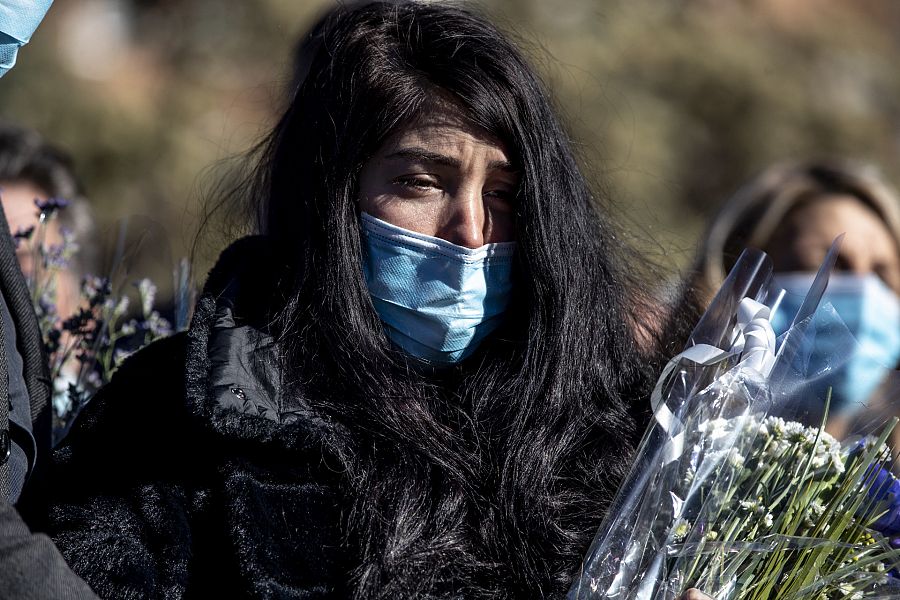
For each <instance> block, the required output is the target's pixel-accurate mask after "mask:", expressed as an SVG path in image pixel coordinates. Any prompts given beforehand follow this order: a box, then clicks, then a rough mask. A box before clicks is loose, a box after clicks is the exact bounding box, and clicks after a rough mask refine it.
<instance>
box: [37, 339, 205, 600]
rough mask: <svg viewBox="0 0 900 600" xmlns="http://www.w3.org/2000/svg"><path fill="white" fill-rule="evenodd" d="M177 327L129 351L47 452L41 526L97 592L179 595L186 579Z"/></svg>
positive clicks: (184, 439) (189, 502) (188, 505)
mask: <svg viewBox="0 0 900 600" xmlns="http://www.w3.org/2000/svg"><path fill="white" fill-rule="evenodd" d="M184 348H185V340H184V336H183V335H181V334H179V335H176V336H173V337H172V338H168V339H165V340H162V341H160V342H156V343H154V344H151V345H150V346H148V347H147V348H145V349H143V350H141V351H140V352H138V353H137V354H136V355H135V356H134V357H132V358H131V359H129V360H128V361H126V363H125V364H124V365H123V366H122V367H121V368H120V369H119V371H118V372H117V373H116V375H115V377H114V378H113V381H111V382H110V383H109V384H108V385H107V386H106V387H105V388H104V389H103V390H101V391H100V392H99V393H98V394H97V396H96V397H95V398H94V400H92V401H91V403H90V404H89V405H88V406H87V407H86V408H85V410H84V411H83V412H82V414H81V415H80V416H79V418H78V420H77V422H76V423H75V425H74V426H73V428H72V431H71V432H70V434H69V436H68V437H67V438H66V440H65V441H64V442H63V444H62V445H61V446H60V447H59V448H58V449H57V450H56V451H55V453H54V456H53V462H52V465H51V472H50V478H51V481H52V482H53V486H52V495H51V496H50V497H49V507H48V523H46V527H47V531H48V532H49V533H50V534H51V535H52V537H53V539H54V541H55V542H56V544H57V546H58V547H59V550H60V552H62V554H63V556H64V557H65V559H66V560H67V561H68V563H69V564H70V565H71V567H72V569H73V570H74V571H75V572H76V573H78V574H79V575H80V576H81V577H83V578H84V579H85V581H86V582H87V583H88V584H89V585H90V586H91V587H92V588H93V589H94V591H95V592H96V593H97V594H98V595H100V596H101V597H103V598H116V599H123V600H124V599H129V598H180V597H182V596H183V595H184V592H185V590H186V589H187V585H188V576H189V568H188V564H189V561H190V553H191V530H190V525H189V524H190V514H191V510H192V506H194V505H195V504H196V503H197V501H198V499H197V498H194V497H192V496H191V494H190V493H188V492H187V491H186V489H185V485H184V482H185V481H186V479H187V478H189V474H188V473H186V472H185V465H186V464H194V462H193V461H192V460H186V457H189V456H190V457H191V458H193V457H192V456H191V455H188V454H185V453H186V452H189V451H190V449H189V447H188V446H190V445H191V443H192V441H196V440H191V435H190V433H189V431H188V429H189V427H190V425H189V417H188V415H187V414H186V411H185V408H184V401H183V398H184V393H183V384H182V378H181V376H180V375H181V374H182V373H183V372H184Z"/></svg>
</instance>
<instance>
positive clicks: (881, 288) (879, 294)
mask: <svg viewBox="0 0 900 600" xmlns="http://www.w3.org/2000/svg"><path fill="white" fill-rule="evenodd" d="M814 278H815V274H814V273H776V274H775V276H774V277H773V279H772V289H773V290H775V291H777V290H781V289H783V290H785V295H784V298H783V299H782V301H781V304H780V305H779V307H778V310H777V312H776V314H775V316H774V318H773V322H772V324H773V327H774V328H775V333H776V334H779V335H780V334H781V333H784V331H785V330H786V329H787V327H788V326H789V325H790V322H791V320H792V319H793V317H794V315H795V314H796V313H797V311H798V310H799V309H800V305H801V304H802V302H803V299H804V296H805V295H806V292H807V291H808V290H809V288H810V286H811V285H812V282H813V279H814ZM826 303H830V304H831V305H832V306H833V307H834V309H835V311H836V312H837V314H838V316H840V318H841V320H842V321H843V322H844V324H845V325H846V326H847V329H848V330H849V331H850V333H851V334H852V335H853V337H854V338H855V339H856V342H857V345H856V347H855V348H851V345H850V344H847V339H846V331H843V330H842V329H841V328H838V327H822V328H820V329H819V330H817V331H816V332H815V340H814V345H813V347H812V349H811V352H810V356H809V361H810V362H809V367H808V369H809V372H820V373H822V374H823V377H822V381H821V382H820V385H819V386H818V387H822V388H824V387H825V386H827V387H830V388H831V389H832V405H831V408H830V412H831V413H832V414H840V413H841V412H845V411H847V410H852V409H853V407H854V406H856V407H859V406H861V405H863V404H864V403H866V402H867V401H868V399H869V397H870V396H871V395H872V392H874V391H875V388H877V387H878V385H879V384H880V383H881V381H882V380H883V379H884V376H885V374H886V372H887V369H894V368H896V366H897V361H898V360H900V299H898V297H897V295H896V294H895V293H894V292H893V291H891V289H890V288H888V287H887V285H885V284H884V282H882V281H881V279H880V278H879V277H878V276H876V275H875V274H871V273H870V274H867V275H853V274H841V273H838V274H834V275H832V276H831V278H830V279H829V282H828V287H827V288H826V290H825V295H824V296H823V297H822V302H821V304H820V305H824V304H826ZM850 349H852V350H854V351H853V352H852V354H849V355H848V351H849V350H850ZM830 365H835V368H833V369H831V367H830ZM824 391H825V390H824V389H821V390H818V395H822V394H823V393H824Z"/></svg>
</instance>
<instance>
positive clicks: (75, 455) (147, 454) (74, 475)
mask: <svg viewBox="0 0 900 600" xmlns="http://www.w3.org/2000/svg"><path fill="white" fill-rule="evenodd" d="M254 244H255V245H256V246H257V247H255V248H252V246H254ZM248 247H251V248H249V249H250V252H248ZM246 256H254V257H255V260H254V261H251V262H249V263H248V262H247V260H246V259H245V258H244V259H241V260H237V259H236V257H246ZM271 258H272V257H267V256H265V249H264V248H263V249H262V250H261V249H260V248H259V242H258V240H256V241H255V240H253V239H252V238H249V239H247V240H244V241H242V242H239V243H238V244H237V245H236V246H233V247H232V248H231V249H230V250H229V251H226V253H225V255H224V256H223V259H222V260H220V263H219V265H218V266H217V267H216V268H215V269H214V270H213V273H212V274H211V276H210V280H209V282H208V284H207V287H206V290H205V292H204V295H203V296H202V297H201V299H200V301H199V303H198V306H197V310H196V312H195V315H194V319H193V322H192V325H191V328H190V330H189V331H188V332H186V333H181V334H178V335H175V336H174V337H171V338H168V339H165V340H162V341H159V342H157V343H154V344H151V345H150V346H148V347H147V348H145V349H143V350H141V351H140V352H138V353H137V354H136V355H134V356H133V357H132V358H130V359H129V360H127V361H126V363H125V364H124V365H123V366H122V367H121V368H120V369H119V371H118V372H117V373H116V376H115V377H114V378H113V381H112V382H111V383H110V384H109V385H108V386H106V387H105V388H104V389H103V390H102V391H101V392H100V393H99V394H98V395H97V397H96V398H95V399H94V400H93V401H92V402H91V403H90V405H89V406H88V407H87V408H86V409H85V410H84V412H83V413H82V415H81V416H80V417H79V419H78V422H77V423H76V425H75V427H74V428H73V430H72V431H71V433H70V435H69V436H68V437H67V439H66V441H65V442H64V444H63V445H62V446H61V447H60V448H59V449H58V450H57V451H56V453H55V456H54V461H53V462H54V464H53V471H52V474H51V476H52V477H53V489H54V490H55V492H54V493H55V494H56V495H55V497H53V498H51V499H50V507H49V523H47V524H46V525H47V528H48V530H49V532H50V533H51V535H52V536H53V538H54V540H55V541H56V543H57V545H58V547H59V549H60V550H61V551H62V553H63V555H64V556H65V558H66V559H67V561H68V562H69V564H70V565H71V566H72V568H73V569H74V570H75V572H77V573H78V574H80V575H81V576H82V577H83V578H84V579H85V580H86V581H87V582H88V583H89V584H90V585H91V587H92V588H93V589H94V590H95V591H96V592H97V593H98V594H99V595H100V596H101V597H103V598H115V599H117V600H118V599H121V600H125V599H130V598H245V597H249V598H284V599H288V598H291V599H293V598H297V599H300V598H321V597H342V596H346V595H347V593H346V590H345V585H346V583H347V581H346V579H347V573H348V571H349V568H348V567H347V565H345V564H344V563H343V562H342V556H346V555H347V552H346V551H345V549H342V548H341V540H342V535H341V521H342V513H343V511H344V510H345V494H343V493H342V489H341V488H342V486H341V482H340V476H339V474H338V473H337V472H336V471H337V470H336V469H333V468H330V467H331V466H332V465H333V464H335V463H332V461H330V460H329V457H328V456H327V453H325V451H324V450H323V444H322V443H321V437H320V436H321V435H322V433H323V428H324V424H323V423H321V421H318V420H317V419H316V418H315V417H314V416H312V415H311V413H310V412H309V411H308V410H306V409H305V407H304V406H303V405H302V403H298V402H295V403H293V404H291V403H288V402H287V401H285V400H283V399H282V397H281V395H280V391H279V390H278V389H277V384H276V383H273V381H277V378H275V377H271V374H272V371H271V370H272V369H273V368H274V359H273V356H272V355H271V352H272V350H271V340H269V339H267V338H266V336H265V335H264V334H262V333H260V330H259V329H258V328H257V327H256V326H255V324H254V323H252V322H251V321H252V320H247V319H245V318H242V317H241V315H244V314H254V312H256V311H255V307H254V306H252V305H253V304H254V303H256V302H258V301H259V300H258V298H259V297H260V296H262V295H261V294H260V293H259V291H260V290H264V289H267V287H265V286H266V285H269V283H268V282H262V281H254V278H255V277H256V278H258V277H261V276H262V275H260V274H259V273H257V272H256V271H255V270H254V268H253V264H254V263H255V264H257V265H258V264H260V263H259V262H256V261H257V260H259V261H266V260H270V259H271ZM262 264H266V263H265V262H263V263H262ZM236 271H240V272H241V276H240V277H235V272H236ZM335 462H336V461H335Z"/></svg>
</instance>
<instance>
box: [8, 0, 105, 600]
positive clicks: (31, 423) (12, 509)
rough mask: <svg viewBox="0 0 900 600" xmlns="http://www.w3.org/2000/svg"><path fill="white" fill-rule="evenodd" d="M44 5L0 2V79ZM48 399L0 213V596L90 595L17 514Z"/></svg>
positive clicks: (33, 491)
mask: <svg viewBox="0 0 900 600" xmlns="http://www.w3.org/2000/svg"><path fill="white" fill-rule="evenodd" d="M49 6H50V2H49V1H39V2H28V3H27V4H26V3H21V2H18V1H15V2H8V1H4V0H0V75H2V74H3V73H5V72H6V71H7V70H9V68H11V67H12V65H13V64H14V63H15V57H16V54H17V52H18V49H19V47H21V46H22V45H23V44H24V43H26V42H27V41H28V40H29V39H30V38H31V34H32V33H33V32H34V30H35V29H36V28H37V25H38V23H40V21H41V19H42V18H43V16H44V14H45V13H46V11H47V9H48V8H49ZM4 83H5V82H4ZM21 182H23V180H22V179H20V178H15V180H13V179H9V180H7V181H6V182H5V183H6V184H7V185H8V186H10V187H11V188H13V187H16V185H18V184H19V183H21ZM35 191H36V190H30V191H29V192H27V193H33V192H35ZM13 195H14V194H13ZM33 200H34V199H33V198H32V199H30V200H29V201H30V202H32V203H33ZM32 206H33V204H32ZM50 393H51V391H50V382H49V380H48V371H47V364H46V358H45V357H44V355H43V352H42V344H41V334H40V329H39V327H38V323H37V317H36V316H35V313H34V308H33V305H32V302H31V295H30V294H29V292H28V288H27V286H26V284H25V278H24V277H23V275H22V271H21V269H20V267H19V264H18V262H17V260H16V248H15V244H14V242H13V238H12V234H11V232H10V230H9V226H8V225H7V223H6V217H5V215H4V214H3V211H2V210H0V598H15V599H17V600H49V599H61V600H70V599H72V600H75V599H89V598H95V597H96V596H94V595H93V593H92V592H91V591H90V589H88V587H87V585H86V584H85V583H84V582H83V581H82V580H81V579H79V578H78V577H77V576H76V575H74V574H73V573H72V571H71V570H70V569H69V568H68V567H67V566H66V564H65V562H64V560H63V558H62V557H61V556H60V554H59V552H58V551H57V550H56V548H55V547H54V546H53V544H52V543H51V541H50V539H49V538H48V537H47V536H45V535H42V534H35V533H32V531H31V530H30V529H29V528H28V526H27V525H25V523H24V522H23V520H22V518H21V516H20V514H19V511H22V513H24V514H30V515H31V516H32V520H33V521H39V520H40V516H41V515H40V513H41V510H40V504H39V501H38V500H37V497H39V496H40V488H41V484H42V470H44V469H46V466H47V461H48V458H49V450H50V426H51V419H50Z"/></svg>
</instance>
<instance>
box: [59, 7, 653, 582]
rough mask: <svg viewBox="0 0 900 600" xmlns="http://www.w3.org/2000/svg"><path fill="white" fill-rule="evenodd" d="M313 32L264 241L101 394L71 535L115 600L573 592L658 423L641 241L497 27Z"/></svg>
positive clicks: (223, 266)
mask: <svg viewBox="0 0 900 600" xmlns="http://www.w3.org/2000/svg"><path fill="white" fill-rule="evenodd" d="M313 35H314V36H315V39H314V40H313V41H314V43H311V44H310V45H309V47H310V48H311V49H312V50H311V51H312V52H313V54H312V55H311V56H310V58H309V61H310V62H309V66H308V73H307V75H306V76H305V78H303V80H302V82H301V83H300V84H299V86H298V88H297V90H296V94H295V96H294V98H293V101H292V103H291V104H290V106H289V108H288V109H287V111H286V112H285V114H284V115H283V117H282V118H281V120H280V121H279V123H278V124H277V126H276V127H275V129H274V131H273V132H272V134H271V136H270V138H269V139H268V141H267V142H266V143H265V144H264V146H263V147H262V153H261V156H260V161H259V163H258V168H257V169H256V172H255V173H256V175H255V177H254V178H253V179H252V180H251V181H250V182H249V183H248V185H246V186H244V187H243V188H242V189H241V190H240V192H241V193H242V194H243V197H244V198H245V199H246V200H248V201H249V205H250V206H251V207H252V209H253V214H254V215H255V217H256V219H257V221H258V229H259V235H256V236H252V237H248V238H244V239H242V240H241V241H239V242H237V243H235V244H234V245H232V246H231V247H230V248H229V249H228V250H226V251H225V252H224V253H223V255H222V256H221V258H220V260H219V262H218V264H217V265H216V267H215V268H214V269H213V271H212V272H211V274H210V276H209V279H208V282H207V284H206V287H205V290H204V293H203V295H202V297H201V299H200V301H199V303H198V305H197V309H196V312H195V315H194V319H193V322H192V325H191V328H190V330H189V331H188V332H187V333H186V334H182V335H177V336H175V337H173V338H169V339H167V340H164V341H162V342H159V343H156V344H153V345H151V346H150V347H148V348H146V349H145V350H143V351H141V352H139V353H138V354H137V355H136V356H135V357H133V358H132V359H131V360H129V361H127V362H126V364H125V365H123V366H122V367H121V369H120V371H119V372H118V373H117V375H116V377H115V378H114V380H113V382H112V383H111V384H110V385H109V386H108V387H107V388H105V389H104V390H103V391H102V392H101V393H100V394H99V395H98V397H97V398H96V399H95V400H94V401H93V402H92V404H91V405H90V406H89V407H88V408H87V409H86V410H85V412H84V413H83V416H82V418H81V419H80V420H79V422H78V423H77V424H76V426H75V428H74V429H73V431H72V433H71V434H70V436H69V438H68V439H67V441H66V442H65V444H64V445H63V446H62V447H61V448H60V449H59V450H58V451H57V455H56V459H55V477H56V480H55V485H56V489H57V493H58V496H57V497H55V498H53V500H52V507H51V523H50V527H51V531H52V532H53V534H54V537H55V539H56V542H57V544H58V545H59V547H60V548H61V550H62V551H63V553H64V554H65V556H66V557H67V559H68V560H69V561H70V563H71V564H72V566H73V568H74V569H75V570H76V572H79V573H80V574H81V575H82V576H83V577H84V578H85V579H86V580H87V581H88V582H89V583H90V584H91V586H92V587H93V588H94V589H95V590H96V591H97V592H98V593H99V594H100V595H101V596H104V597H111V598H139V597H165V598H180V597H183V596H191V597H194V596H202V597H206V596H209V597H218V596H221V597H243V596H250V597H265V598H313V597H326V596H337V597H347V596H354V597H362V598H427V597H463V598H523V597H552V596H561V595H563V594H564V593H565V591H566V590H567V588H568V586H569V584H570V582H571V581H572V578H573V576H574V575H575V574H576V573H577V571H578V568H579V566H580V561H581V558H582V556H583V554H584V552H585V551H586V550H587V546H588V544H589V543H590V541H591V538H592V536H593V535H594V533H595V531H596V529H597V527H598V526H599V524H600V520H601V519H602V517H603V514H604V511H605V510H606V507H607V505H608V503H609V501H610V499H611V497H612V495H613V494H614V492H615V490H616V486H617V484H618V482H619V480H620V478H621V477H622V476H623V475H624V473H625V470H626V469H627V467H628V464H629V458H630V454H631V451H632V449H633V447H634V443H635V441H636V438H637V437H638V436H639V435H640V433H641V431H642V429H643V423H644V419H646V417H647V414H646V413H647V410H648V409H647V400H646V394H647V392H648V389H649V386H650V383H651V379H652V375H653V371H654V370H655V367H654V365H655V358H656V357H655V355H654V353H653V352H649V351H645V350H643V348H646V347H647V346H648V345H652V344H648V340H651V339H652V338H653V331H654V330H655V327H653V326H650V325H648V324H647V322H646V321H649V320H652V319H650V318H649V317H650V316H652V315H654V313H653V312H652V310H651V308H650V305H649V300H648V295H647V294H646V292H645V288H644V287H643V284H641V283H640V281H639V280H638V279H637V277H636V276H634V275H633V273H634V272H635V271H634V270H633V267H634V264H635V263H633V262H630V261H632V260H633V257H630V256H629V255H628V251H627V249H626V248H625V247H624V245H623V243H622V242H621V239H620V237H619V236H617V233H616V230H615V229H614V228H613V226H612V225H611V223H610V221H609V218H608V217H607V215H606V213H605V211H604V210H603V209H602V207H601V205H600V203H599V201H598V199H597V198H595V197H594V196H593V195H592V193H591V191H590V189H589V186H588V184H587V183H586V181H585V178H584V177H583V176H582V174H581V172H580V170H579V168H578V166H577V164H576V160H575V158H574V157H573V151H572V147H571V143H570V142H569V138H568V136H567V135H566V133H565V132H564V131H563V129H562V127H561V125H560V124H559V121H558V119H557V117H556V114H555V111H554V109H553V108H552V106H551V102H550V101H549V99H548V95H547V93H546V92H545V90H544V87H543V85H542V84H541V82H540V81H539V80H538V78H537V77H536V76H535V75H534V74H533V72H532V70H531V69H530V67H529V66H528V65H527V64H526V62H525V60H524V59H523V58H522V56H521V54H520V52H519V51H518V50H517V49H516V48H515V47H514V46H513V45H512V44H511V43H510V42H509V41H507V39H506V38H505V37H504V36H503V35H501V33H500V32H499V31H498V30H497V29H495V28H494V27H492V26H491V25H489V24H488V23H486V22H485V21H484V20H483V19H482V18H480V17H477V16H474V15H473V14H471V13H469V12H467V11H464V10H461V9H457V8H451V7H447V6H442V5H440V4H434V3H401V4H396V3H372V4H366V5H364V6H360V7H356V8H353V9H350V8H339V9H337V10H336V11H335V12H334V13H333V14H332V15H331V16H329V17H328V18H327V19H325V20H324V21H323V22H322V24H321V26H320V27H318V28H317V29H316V30H315V31H314V32H313ZM638 340H640V341H641V343H638Z"/></svg>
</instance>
